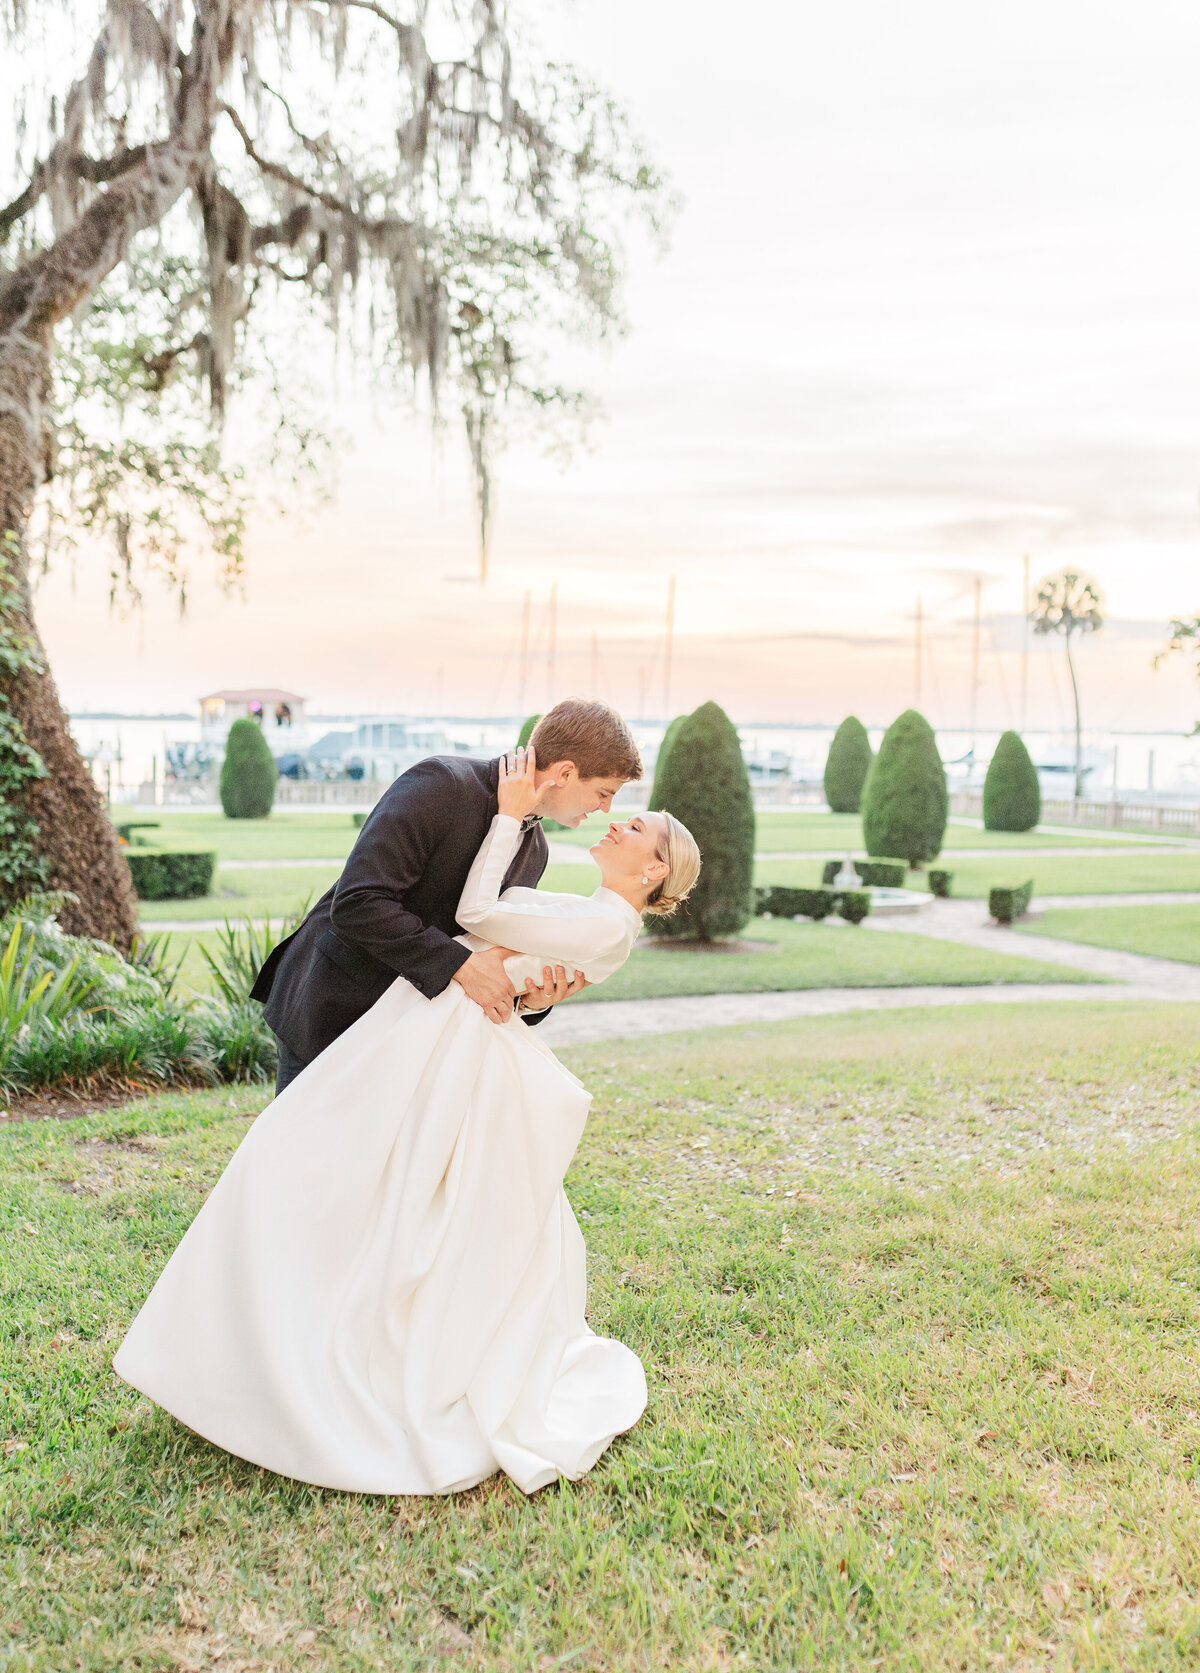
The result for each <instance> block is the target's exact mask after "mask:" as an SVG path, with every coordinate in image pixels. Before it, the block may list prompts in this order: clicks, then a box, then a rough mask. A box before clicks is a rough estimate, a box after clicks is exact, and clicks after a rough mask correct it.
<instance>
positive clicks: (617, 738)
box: [529, 697, 642, 779]
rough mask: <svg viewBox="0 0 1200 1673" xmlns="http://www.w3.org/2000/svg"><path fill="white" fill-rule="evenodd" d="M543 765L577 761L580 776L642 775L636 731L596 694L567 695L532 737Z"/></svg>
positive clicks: (632, 776)
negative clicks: (634, 732) (631, 729)
mask: <svg viewBox="0 0 1200 1673" xmlns="http://www.w3.org/2000/svg"><path fill="white" fill-rule="evenodd" d="M529 741H530V743H531V744H532V745H533V748H534V751H535V753H536V756H537V762H538V765H539V766H545V767H548V766H550V764H551V762H553V761H574V763H575V766H576V769H577V771H578V773H579V776H580V778H623V779H631V778H641V776H642V758H641V756H640V755H639V754H638V746H637V745H636V744H635V743H634V741H633V733H632V732H631V731H630V730H629V728H628V726H626V724H625V722H624V721H623V720H622V719H621V717H620V715H619V714H618V713H617V711H616V710H615V709H611V708H609V706H608V704H607V703H601V702H599V701H598V700H597V699H596V698H594V697H564V698H563V700H562V702H561V703H556V704H555V705H554V707H553V708H552V709H551V710H550V712H549V713H548V714H544V715H543V716H542V718H541V719H540V720H539V721H538V723H537V725H536V726H535V727H534V729H533V736H532V737H531V738H530V740H529Z"/></svg>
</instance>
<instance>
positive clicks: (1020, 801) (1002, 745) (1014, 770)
mask: <svg viewBox="0 0 1200 1673" xmlns="http://www.w3.org/2000/svg"><path fill="white" fill-rule="evenodd" d="M1041 817H1042V789H1041V785H1040V784H1039V783H1038V776H1037V768H1036V767H1035V766H1034V764H1033V762H1032V760H1031V759H1030V756H1029V751H1028V750H1027V749H1026V748H1025V745H1024V743H1023V742H1022V741H1021V738H1020V736H1019V734H1018V733H1016V732H1005V733H1003V734H1002V735H1001V738H1000V742H999V743H998V744H997V745H996V753H995V754H994V755H993V756H992V759H991V760H990V761H989V762H988V770H987V777H986V778H985V779H984V781H983V828H984V830H985V831H1032V830H1033V828H1034V826H1035V825H1036V824H1037V822H1038V820H1039V819H1040V818H1041Z"/></svg>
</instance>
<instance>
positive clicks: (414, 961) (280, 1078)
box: [250, 697, 642, 1097]
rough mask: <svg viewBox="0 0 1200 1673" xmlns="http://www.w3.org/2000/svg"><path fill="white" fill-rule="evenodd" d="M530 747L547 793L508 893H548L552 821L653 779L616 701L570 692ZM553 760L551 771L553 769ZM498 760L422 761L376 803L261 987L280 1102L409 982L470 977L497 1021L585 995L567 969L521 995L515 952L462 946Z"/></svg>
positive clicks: (273, 958)
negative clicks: (465, 897) (510, 973)
mask: <svg viewBox="0 0 1200 1673" xmlns="http://www.w3.org/2000/svg"><path fill="white" fill-rule="evenodd" d="M530 743H531V745H532V746H533V749H534V751H535V760H536V762H537V782H538V784H539V785H543V784H545V785H547V786H548V788H547V789H546V793H545V795H544V796H543V798H542V800H541V802H540V803H539V804H538V807H539V811H538V813H537V814H531V815H530V816H529V818H527V819H526V820H525V822H524V826H523V829H522V835H521V841H520V843H519V845H518V847H517V851H516V853H515V854H514V856H513V859H512V863H511V865H510V866H509V868H508V871H507V872H506V874H505V877H504V884H503V887H505V888H508V887H509V886H510V885H513V884H517V885H520V886H523V887H525V888H530V889H531V888H534V887H536V885H537V882H538V880H539V878H540V877H541V875H542V873H543V871H545V869H546V860H547V857H548V850H547V847H546V838H545V836H544V835H543V834H542V829H541V819H542V818H543V816H544V817H546V818H549V819H556V820H557V821H558V822H559V824H560V825H571V826H575V825H579V824H581V823H582V821H583V820H584V819H585V818H586V817H587V815H588V814H589V813H600V812H603V813H607V812H608V810H609V808H610V807H611V806H612V799H613V797H614V796H615V795H616V793H617V791H618V790H619V789H620V788H621V786H622V785H623V784H624V783H626V782H627V781H628V780H629V779H637V778H640V777H641V776H642V763H641V757H640V756H639V755H638V750H637V745H636V744H635V743H634V741H633V735H632V734H631V732H630V730H629V728H628V727H627V726H626V724H625V722H624V721H623V720H622V719H621V717H620V715H619V714H617V712H616V710H615V709H610V708H609V706H608V705H607V703H599V702H592V701H588V700H586V699H584V698H579V697H569V698H567V699H566V701H565V702H562V703H558V704H556V706H555V707H554V708H553V709H551V710H550V712H549V714H545V715H543V716H542V718H541V720H539V722H538V724H537V726H536V728H535V729H534V733H533V736H532V738H531V739H530ZM543 763H545V765H543ZM498 776H499V767H498V763H497V762H496V761H475V760H469V759H467V758H466V757H463V756H453V755H434V756H430V757H429V759H428V760H426V761H418V762H417V764H416V766H415V767H410V768H409V770H408V771H407V772H406V773H402V774H401V776H400V777H399V778H398V779H397V780H396V781H395V783H394V784H392V785H391V786H390V787H389V788H388V789H387V790H386V791H385V792H384V794H383V795H382V796H381V797H380V799H379V801H378V802H377V803H376V804H375V806H374V808H373V809H372V811H371V813H370V815H369V817H368V818H367V821H366V823H365V824H364V825H363V828H362V830H361V831H360V832H359V835H358V840H357V841H356V842H355V844H354V847H353V849H352V850H351V852H350V858H349V859H348V860H347V861H346V865H345V869H344V870H343V872H342V874H341V876H340V877H339V878H338V880H337V882H336V883H335V884H334V886H333V888H332V889H329V890H327V892H326V893H325V894H324V895H322V896H321V899H320V900H319V901H318V902H317V904H316V905H315V906H314V907H313V908H312V910H311V912H309V914H308V916H307V917H306V918H305V919H304V922H303V923H302V924H301V925H300V927H299V929H297V930H296V932H295V933H294V934H293V935H289V936H288V938H287V939H286V940H285V941H281V942H280V943H279V945H278V946H277V947H276V948H275V949H274V950H273V951H272V953H271V954H270V956H269V958H268V959H267V961H266V963H265V964H264V965H263V967H262V969H261V970H260V971H259V973H258V977H257V979H256V981H255V983H254V986H253V988H252V989H251V990H250V992H251V998H253V999H258V1000H261V1001H262V1003H263V1010H264V1015H265V1017H266V1020H267V1022H268V1023H269V1024H270V1026H271V1029H272V1031H273V1033H274V1035H275V1038H276V1040H277V1042H278V1045H279V1071H278V1074H277V1076H276V1080H275V1094H276V1096H277V1097H278V1095H279V1093H280V1092H282V1091H283V1089H284V1087H285V1086H286V1085H287V1084H288V1082H289V1081H291V1080H294V1079H295V1077H296V1076H297V1075H298V1074H299V1073H300V1071H301V1069H304V1068H306V1067H307V1066H308V1064H309V1063H311V1062H312V1060H313V1058H314V1057H316V1056H317V1054H318V1053H319V1052H322V1051H324V1049H325V1047H326V1046H327V1045H329V1044H330V1043H331V1042H332V1041H334V1040H336V1039H337V1037H338V1035H339V1034H343V1033H345V1031H346V1029H347V1028H349V1027H350V1025H351V1023H354V1022H357V1021H358V1019H359V1017H361V1016H363V1015H364V1014H365V1013H366V1012H367V1011H369V1010H370V1008H371V1006H372V1005H373V1004H374V1003H375V1001H376V1000H377V999H378V998H379V997H380V995H381V994H383V992H384V991H385V990H386V989H387V988H389V987H390V986H391V984H392V983H393V982H394V981H395V979H396V977H397V976H404V977H405V978H406V979H407V980H408V981H410V982H411V983H412V984H413V986H414V987H415V988H418V989H419V990H420V991H421V992H422V993H423V994H424V995H425V997H426V998H427V999H434V998H436V997H437V995H438V994H439V993H441V992H442V990H443V989H444V988H445V987H446V985H447V983H449V982H457V983H458V984H459V986H460V987H461V988H463V989H464V991H465V992H466V993H467V994H468V995H469V997H470V998H471V999H473V1000H474V1001H475V1003H476V1004H477V1005H478V1006H480V1007H481V1009H482V1010H483V1011H484V1012H485V1013H486V1014H487V1015H488V1016H489V1017H490V1018H491V1020H492V1021H493V1022H504V1021H505V1020H506V1019H507V1018H508V1017H510V1016H511V1015H512V1008H513V1003H514V1001H516V1003H517V1009H518V1011H519V1012H521V1013H522V1015H524V1016H525V1017H526V1020H527V1021H528V1022H531V1023H533V1022H538V1021H540V1020H541V1014H542V1013H544V1012H545V1011H546V1010H548V1009H549V1007H550V1006H551V1005H553V1004H556V1003H557V1002H558V1000H560V999H567V998H569V997H570V995H571V994H573V993H578V992H579V990H580V988H581V987H583V986H584V982H583V979H582V978H578V979H577V980H576V981H574V982H571V983H568V982H567V980H566V974H565V972H564V970H563V968H562V966H561V965H558V966H556V967H555V968H553V969H551V968H550V967H549V966H547V967H546V969H545V971H544V972H543V984H542V986H541V987H540V988H539V987H537V986H536V985H535V984H534V983H533V982H532V981H530V982H527V983H526V984H525V985H526V992H525V993H524V994H522V995H521V997H520V999H519V1000H518V999H517V995H516V992H515V990H514V988H513V985H512V983H511V982H510V981H509V979H508V977H507V975H506V974H505V971H504V949H503V948H500V947H490V948H488V949H487V950H486V951H484V952H481V953H472V952H469V951H468V950H467V948H466V947H464V946H463V945H462V944H461V942H458V941H455V940H454V939H453V937H454V936H455V935H456V934H459V933H460V930H459V926H458V924H457V923H456V922H455V919H454V914H455V911H456V910H457V907H458V901H459V896H460V895H461V894H462V891H463V885H464V884H465V883H466V881H467V873H468V872H469V871H470V869H471V862H472V861H473V860H474V858H475V855H476V853H477V852H478V851H479V848H480V846H481V845H482V843H483V839H484V837H485V836H486V835H487V832H488V828H489V826H490V825H491V822H492V819H493V818H494V817H495V814H496V809H497V804H496V787H497V781H498Z"/></svg>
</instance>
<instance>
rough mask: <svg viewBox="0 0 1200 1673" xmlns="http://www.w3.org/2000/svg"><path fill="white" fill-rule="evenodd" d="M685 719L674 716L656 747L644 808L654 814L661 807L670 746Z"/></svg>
mask: <svg viewBox="0 0 1200 1673" xmlns="http://www.w3.org/2000/svg"><path fill="white" fill-rule="evenodd" d="M686 719H687V716H686V715H676V716H675V719H674V720H673V721H672V722H671V723H670V725H669V726H668V727H667V729H666V731H665V732H664V733H663V741H662V743H661V744H659V746H658V754H657V755H656V756H655V758H654V783H653V784H652V785H651V786H650V800H649V801H648V802H647V803H646V806H647V807H648V808H650V809H651V810H652V811H654V812H657V811H658V810H659V809H660V808H661V807H662V806H663V801H662V784H663V774H664V772H665V771H666V766H667V758H668V756H669V755H670V753H671V746H672V745H673V744H674V742H675V738H676V736H677V734H678V732H679V728H680V727H681V726H682V725H683V723H684V721H685V720H686Z"/></svg>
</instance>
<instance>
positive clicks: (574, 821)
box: [538, 761, 625, 829]
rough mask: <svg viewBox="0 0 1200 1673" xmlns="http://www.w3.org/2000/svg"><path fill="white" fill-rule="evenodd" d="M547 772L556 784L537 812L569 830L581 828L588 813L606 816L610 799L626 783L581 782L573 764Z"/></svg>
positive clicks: (558, 764)
mask: <svg viewBox="0 0 1200 1673" xmlns="http://www.w3.org/2000/svg"><path fill="white" fill-rule="evenodd" d="M550 772H551V776H552V777H553V778H554V779H555V780H556V781H557V782H556V783H555V785H554V788H553V789H551V790H548V791H547V792H546V795H545V799H544V800H543V801H542V802H541V803H539V806H538V812H539V813H543V814H545V816H546V817H547V819H556V820H557V821H558V823H559V824H560V825H569V826H570V827H571V828H572V829H574V828H575V826H576V825H582V823H583V821H584V820H585V819H586V818H587V816H588V814H589V813H607V812H608V810H609V809H610V808H611V807H612V800H613V797H614V796H615V795H616V793H617V791H618V790H619V789H620V788H621V786H622V785H623V784H624V783H625V780H624V779H623V778H617V777H616V776H611V777H608V778H580V776H579V772H578V770H577V769H576V767H575V764H574V762H573V761H558V762H555V763H554V765H553V767H552V768H551V769H550Z"/></svg>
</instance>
